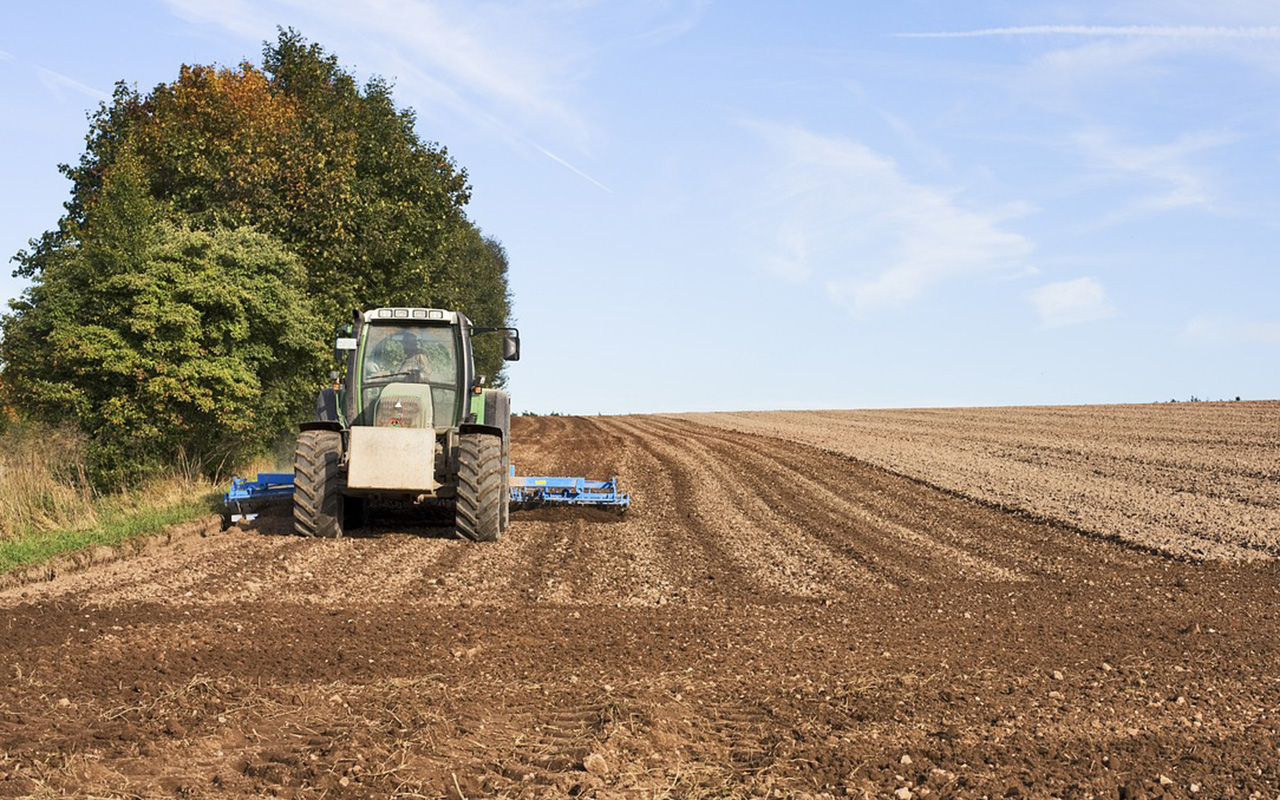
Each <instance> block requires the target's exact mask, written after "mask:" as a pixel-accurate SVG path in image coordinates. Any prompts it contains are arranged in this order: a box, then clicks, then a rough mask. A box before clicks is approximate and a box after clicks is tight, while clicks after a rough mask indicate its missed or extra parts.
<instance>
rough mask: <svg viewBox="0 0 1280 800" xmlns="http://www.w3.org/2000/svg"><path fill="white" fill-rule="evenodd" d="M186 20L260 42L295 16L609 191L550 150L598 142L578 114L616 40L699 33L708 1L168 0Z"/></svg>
mask: <svg viewBox="0 0 1280 800" xmlns="http://www.w3.org/2000/svg"><path fill="white" fill-rule="evenodd" d="M165 2H167V3H168V5H169V7H170V8H171V9H172V10H173V12H174V13H175V14H177V15H178V16H180V17H182V18H184V19H186V20H188V21H190V22H193V23H195V24H198V25H207V26H213V27H217V28H220V29H222V30H225V31H228V32H230V33H232V34H234V35H237V36H241V37H244V38H246V39H251V40H262V39H270V38H272V37H273V35H274V29H275V25H276V24H277V22H276V20H280V19H284V20H289V21H290V23H291V24H293V25H294V26H296V27H298V29H299V30H301V31H302V32H303V33H304V34H306V35H308V36H309V37H313V38H314V39H315V40H317V41H321V42H323V43H324V44H325V45H326V47H330V48H332V49H333V51H334V52H336V53H338V54H339V56H340V57H341V58H342V59H343V61H344V63H354V64H356V65H358V67H359V68H360V69H361V71H363V72H364V74H366V75H369V74H382V75H385V76H387V77H388V78H390V79H392V80H394V81H395V82H396V85H397V90H398V94H399V95H400V96H401V97H402V98H404V99H405V101H406V102H408V103H409V104H412V105H415V106H416V107H418V108H419V109H420V110H425V111H434V112H436V113H439V112H441V111H443V112H445V113H451V114H454V115H456V116H458V117H459V118H461V119H462V120H465V121H466V122H467V123H468V124H470V125H472V126H475V127H476V128H478V129H479V130H481V131H483V132H485V133H486V134H489V135H493V136H496V137H498V138H499V139H503V140H506V141H507V142H509V143H510V144H511V145H512V146H514V147H518V148H524V147H529V146H531V147H533V148H534V149H536V150H537V151H538V152H540V153H541V154H542V155H544V156H545V157H547V158H549V159H551V160H553V161H555V162H556V163H558V164H560V165H562V166H564V167H565V168H566V169H568V170H569V171H571V172H573V173H574V174H576V175H578V176H579V177H581V178H583V179H584V180H587V181H589V182H591V183H593V184H594V185H596V186H599V187H601V188H605V189H606V190H607V187H605V186H604V185H603V184H602V183H600V182H599V181H597V180H596V179H594V178H592V177H591V176H590V175H588V174H587V173H585V172H584V171H582V170H581V169H579V168H577V167H575V166H574V165H573V164H571V163H570V162H569V160H567V159H565V158H562V157H560V156H558V155H556V154H555V153H553V152H552V150H551V149H550V148H548V147H543V146H541V145H538V144H534V142H535V141H544V142H550V143H553V147H554V149H555V150H557V151H561V152H563V151H564V150H565V149H566V148H567V149H570V150H573V151H576V152H577V153H579V154H585V153H589V152H590V151H591V150H592V143H593V141H594V140H595V139H596V138H597V133H596V131H595V129H594V126H593V125H592V123H591V122H590V120H589V119H588V118H587V116H586V115H585V114H584V113H583V112H582V111H581V110H580V108H579V107H578V97H579V95H580V93H581V91H582V89H581V87H582V84H583V82H584V81H585V79H586V78H587V77H588V76H589V75H590V74H591V72H592V65H593V63H594V62H595V60H596V59H597V58H598V57H599V55H600V54H601V53H603V52H606V51H607V50H608V48H609V47H610V45H611V42H616V41H620V40H640V41H646V42H649V43H653V42H657V41H666V40H669V39H671V38H675V37H677V36H682V35H684V34H686V33H688V32H689V31H690V30H692V29H693V28H694V27H695V26H696V25H697V23H698V22H699V21H700V19H701V18H702V15H703V14H704V12H705V8H706V6H707V2H708V0H646V1H645V2H640V3H637V4H631V5H629V6H627V7H626V8H625V9H621V8H602V7H601V6H600V4H599V3H596V2H589V1H587V0H560V2H553V3H538V2H526V1H525V0H500V1H499V2H487V3H472V2H468V1H467V0H364V1H363V2H350V0H268V1H267V2H253V3H251V2H248V0H230V1H229V2H226V3H219V4H216V7H215V6H214V5H211V4H209V3H207V2H204V0H165Z"/></svg>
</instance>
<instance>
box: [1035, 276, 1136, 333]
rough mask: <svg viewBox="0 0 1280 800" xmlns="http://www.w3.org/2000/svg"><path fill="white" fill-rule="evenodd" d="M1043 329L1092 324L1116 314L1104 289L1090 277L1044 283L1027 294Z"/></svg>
mask: <svg viewBox="0 0 1280 800" xmlns="http://www.w3.org/2000/svg"><path fill="white" fill-rule="evenodd" d="M1027 298H1028V299H1029V300H1030V301H1031V305H1033V306H1035V309H1036V311H1037V312H1038V313H1039V314H1040V322H1041V324H1042V325H1043V326H1044V327H1046V328H1062V327H1066V326H1068V325H1079V324H1081V323H1085V322H1095V321H1097V320H1101V319H1107V318H1108V317H1114V316H1115V315H1116V310H1115V308H1114V307H1113V306H1112V305H1111V302H1110V301H1109V300H1107V293H1106V290H1105V289H1103V288H1102V284H1100V283H1098V282H1097V281H1096V280H1094V279H1093V278H1076V279H1075V280H1071V281H1059V282H1057V283H1050V284H1046V285H1045V286H1041V287H1040V288H1038V289H1035V290H1033V291H1031V292H1029V293H1028V294H1027Z"/></svg>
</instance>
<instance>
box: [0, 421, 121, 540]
mask: <svg viewBox="0 0 1280 800" xmlns="http://www.w3.org/2000/svg"><path fill="white" fill-rule="evenodd" d="M97 521H98V505H97V503H96V502H95V498H94V496H93V492H92V490H91V489H90V488H89V485H88V481H87V480H86V479H85V473H84V439H83V437H81V436H80V435H79V434H77V433H74V432H72V431H68V430H53V429H49V428H44V427H35V426H30V427H28V426H21V427H12V428H9V429H7V430H5V431H3V432H2V433H0V541H5V540H13V539H17V538H19V537H21V536H22V535H23V534H24V533H26V532H27V531H31V530H54V529H62V528H84V527H88V526H91V525H94V524H96V523H97Z"/></svg>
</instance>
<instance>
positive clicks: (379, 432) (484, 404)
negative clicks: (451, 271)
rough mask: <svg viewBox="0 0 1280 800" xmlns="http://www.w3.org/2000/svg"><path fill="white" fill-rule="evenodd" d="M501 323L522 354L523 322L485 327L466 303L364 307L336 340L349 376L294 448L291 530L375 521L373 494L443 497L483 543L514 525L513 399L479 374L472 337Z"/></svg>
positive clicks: (331, 391) (507, 354)
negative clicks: (454, 307) (450, 307)
mask: <svg viewBox="0 0 1280 800" xmlns="http://www.w3.org/2000/svg"><path fill="white" fill-rule="evenodd" d="M484 333H501V334H502V335H503V341H502V357H503V359H504V360H507V361H515V360H518V359H519V358H520V333H519V331H517V330H516V329H515V328H476V327H473V326H472V324H471V321H470V320H469V319H467V317H466V316H465V315H464V314H462V313H460V312H457V311H444V310H441V309H436V308H375V309H373V310H371V311H365V312H363V313H361V312H356V314H355V321H354V323H353V324H352V325H350V326H347V328H346V329H344V330H343V331H342V332H341V333H340V335H339V337H338V340H337V342H336V345H335V346H336V350H337V351H338V353H339V355H340V356H341V357H344V360H345V362H346V375H345V382H340V381H339V378H338V373H336V372H335V373H334V376H333V377H334V386H333V387H331V388H326V389H324V390H322V391H321V392H320V395H319V397H318V398H317V399H316V418H315V420H314V421H312V422H306V423H303V424H302V425H301V427H300V433H299V434H298V444H297V449H296V450H295V451H294V490H293V518H294V529H295V530H296V531H297V532H298V533H300V534H302V535H304V536H322V537H336V536H341V535H342V534H343V532H344V531H349V530H353V529H356V528H360V527H364V526H365V525H366V524H367V523H368V514H369V504H370V503H371V502H379V501H390V502H396V503H409V504H413V505H436V506H443V507H446V508H448V509H451V510H452V511H453V515H454V527H455V529H456V530H457V532H458V534H459V535H460V536H462V537H464V538H466V539H470V540H471V541H476V542H488V541H493V540H495V539H497V538H498V536H499V535H500V534H501V533H502V532H503V531H505V530H506V529H507V525H508V520H509V512H510V502H511V492H510V489H509V488H508V480H507V475H508V473H509V470H510V463H511V399H510V396H509V395H508V394H507V393H506V392H503V391H500V390H497V389H487V388H485V386H484V383H485V379H484V377H482V376H477V375H476V374H475V362H474V359H473V358H472V352H471V337H472V336H473V335H478V334H484Z"/></svg>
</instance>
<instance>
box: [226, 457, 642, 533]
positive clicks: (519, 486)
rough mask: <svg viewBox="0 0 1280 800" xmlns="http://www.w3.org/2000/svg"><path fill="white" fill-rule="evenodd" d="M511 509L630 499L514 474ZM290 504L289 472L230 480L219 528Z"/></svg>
mask: <svg viewBox="0 0 1280 800" xmlns="http://www.w3.org/2000/svg"><path fill="white" fill-rule="evenodd" d="M507 483H508V485H509V486H510V491H511V508H512V509H514V510H519V509H525V508H537V507H539V506H557V505H560V506H588V507H593V508H603V509H612V510H615V511H618V512H624V511H626V510H627V508H628V507H629V506H630V505H631V497H630V495H628V494H627V493H626V492H620V491H618V479H617V478H610V479H609V480H607V481H593V480H588V479H587V478H559V477H552V476H536V477H524V476H517V475H516V474H515V468H514V467H512V468H511V476H510V478H509V479H508V481H507ZM292 501H293V473H292V472H259V473H258V478H257V480H252V481H251V480H249V479H248V478H232V479H231V488H230V489H228V490H227V493H226V494H225V495H223V512H222V527H223V528H224V529H226V528H228V527H230V526H231V525H233V524H235V523H237V522H239V521H241V520H251V519H253V518H255V517H256V516H258V512H259V511H261V510H262V509H263V508H266V507H269V506H273V505H281V504H284V503H287V502H292Z"/></svg>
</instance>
